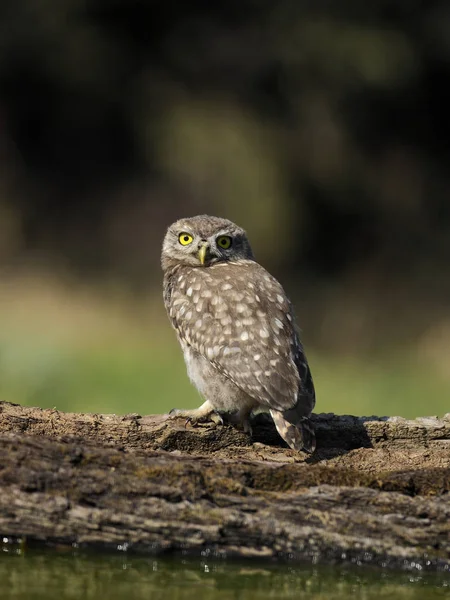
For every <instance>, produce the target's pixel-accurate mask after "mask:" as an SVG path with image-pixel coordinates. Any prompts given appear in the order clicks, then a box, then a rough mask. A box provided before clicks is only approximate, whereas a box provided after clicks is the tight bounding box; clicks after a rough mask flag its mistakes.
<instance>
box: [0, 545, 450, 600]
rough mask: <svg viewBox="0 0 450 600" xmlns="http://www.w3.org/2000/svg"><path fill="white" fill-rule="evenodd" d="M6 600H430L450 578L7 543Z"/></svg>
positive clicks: (0, 560)
mask: <svg viewBox="0 0 450 600" xmlns="http://www.w3.org/2000/svg"><path fill="white" fill-rule="evenodd" d="M0 549H1V553H0V581H1V587H2V594H1V598H2V599H4V600H9V599H11V600H12V599H13V598H14V600H25V599H26V600H38V599H42V600H43V599H44V598H45V600H53V599H55V600H56V599H58V600H59V599H61V600H69V599H80V598H83V599H86V600H94V599H95V600H97V599H101V598H108V599H110V600H122V599H126V600H129V599H131V598H133V599H137V600H139V599H141V598H142V599H144V598H145V599H146V600H149V599H151V600H163V599H164V600H229V599H233V600H250V599H251V600H259V599H261V600H262V599H265V598H277V599H284V598H302V600H303V599H305V600H319V599H320V600H327V599H330V600H331V599H333V600H340V599H342V600H344V599H346V600H347V598H349V597H352V599H353V600H358V599H361V600H372V599H374V600H375V599H377V600H380V598H402V599H405V600H409V599H411V600H413V599H414V600H415V599H417V600H419V599H420V600H427V599H430V600H431V599H433V600H434V599H437V598H444V597H448V595H449V594H450V574H449V573H448V572H447V573H436V574H420V573H417V574H411V573H398V572H393V571H382V570H379V569H368V568H356V567H354V568H344V567H342V566H335V567H332V566H320V565H311V564H309V565H298V564H296V565H292V564H291V565H289V564H285V565H279V564H272V563H258V562H254V561H251V562H245V563H242V562H239V563H236V562H230V561H223V560H219V559H210V558H207V559H205V558H196V559H195V558H184V557H177V558H170V559H169V558H165V559H160V558H159V557H158V558H156V557H140V556H136V555H130V554H127V553H124V552H122V553H120V554H118V553H116V554H113V555H105V554H93V553H84V552H81V551H80V550H78V549H73V548H62V549H60V550H52V551H35V550H27V549H25V547H24V544H20V543H18V544H17V543H10V541H9V540H7V542H6V543H3V544H1V539H0Z"/></svg>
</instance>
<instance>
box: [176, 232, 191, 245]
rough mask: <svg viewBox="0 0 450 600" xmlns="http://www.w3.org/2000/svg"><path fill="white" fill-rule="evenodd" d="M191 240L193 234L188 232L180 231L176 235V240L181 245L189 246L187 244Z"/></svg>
mask: <svg viewBox="0 0 450 600" xmlns="http://www.w3.org/2000/svg"><path fill="white" fill-rule="evenodd" d="M193 240H194V238H193V236H192V235H191V234H190V233H186V232H185V231H183V232H182V233H180V235H179V236H178V241H179V242H180V244H181V245H182V246H189V244H192V242H193Z"/></svg>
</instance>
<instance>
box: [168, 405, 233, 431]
mask: <svg viewBox="0 0 450 600" xmlns="http://www.w3.org/2000/svg"><path fill="white" fill-rule="evenodd" d="M200 408H201V407H200ZM169 417H171V418H172V419H176V418H179V417H182V418H186V421H185V424H184V427H185V428H186V427H187V425H188V424H191V425H192V426H193V427H195V426H196V425H198V424H199V423H206V422H208V421H212V422H213V423H215V424H216V425H223V419H222V417H221V416H220V414H219V413H218V412H216V411H215V410H208V411H205V410H200V409H199V408H196V409H194V410H179V409H178V408H172V410H171V411H170V412H169Z"/></svg>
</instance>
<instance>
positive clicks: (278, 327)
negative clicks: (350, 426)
mask: <svg viewBox="0 0 450 600" xmlns="http://www.w3.org/2000/svg"><path fill="white" fill-rule="evenodd" d="M184 278H185V279H184ZM177 284H178V285H174V286H173V288H172V294H171V302H170V304H171V307H170V310H169V316H170V317H171V320H172V323H173V325H174V327H175V328H176V329H177V330H178V333H179V335H180V336H181V338H182V339H183V340H184V341H185V342H186V343H188V344H189V345H190V346H191V347H192V348H193V349H195V350H196V351H197V352H199V353H200V354H201V355H202V356H204V357H205V358H206V359H208V360H209V361H210V362H211V363H212V364H213V365H214V366H215V367H216V368H217V370H218V371H220V372H221V373H222V374H224V375H225V376H226V377H228V378H229V379H230V380H232V381H233V382H234V383H235V385H237V386H238V387H239V388H240V389H242V390H243V391H244V392H246V393H247V394H248V395H249V396H251V397H253V398H255V399H257V400H258V401H259V402H260V403H261V404H264V405H266V406H267V407H268V408H273V409H275V410H279V411H286V410H289V409H292V408H294V407H295V410H296V413H297V414H298V413H299V411H300V413H301V414H304V415H305V416H308V415H309V414H310V412H311V409H312V407H313V406H314V387H313V383H312V379H311V374H310V371H309V368H308V364H307V361H306V358H305V356H304V353H303V348H302V346H301V344H300V342H299V339H298V335H297V332H296V331H295V325H294V317H293V314H292V309H291V306H290V303H289V301H288V299H287V297H286V294H285V292H284V290H283V288H282V287H281V285H280V284H279V283H278V281H277V280H276V279H275V278H274V277H272V276H271V275H270V274H269V273H267V271H265V269H263V267H261V266H260V265H259V264H258V263H255V262H253V261H239V262H236V263H225V264H224V263H221V264H220V263H219V264H217V265H214V266H211V267H208V268H207V269H192V270H191V272H190V273H186V275H185V276H184V275H180V277H179V281H178V282H177ZM180 286H181V288H180Z"/></svg>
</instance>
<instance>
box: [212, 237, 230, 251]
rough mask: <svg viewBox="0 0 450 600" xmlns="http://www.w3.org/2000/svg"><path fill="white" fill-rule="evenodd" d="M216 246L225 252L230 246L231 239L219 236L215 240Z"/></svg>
mask: <svg viewBox="0 0 450 600" xmlns="http://www.w3.org/2000/svg"><path fill="white" fill-rule="evenodd" d="M216 241H217V245H218V246H220V247H221V248H223V249H224V250H226V249H227V248H229V247H230V246H231V238H230V236H229V235H221V236H219V237H218V238H217V240H216Z"/></svg>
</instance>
